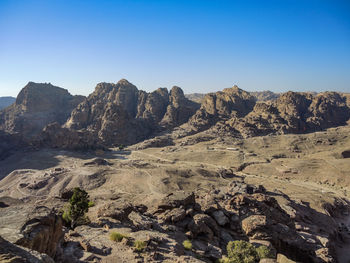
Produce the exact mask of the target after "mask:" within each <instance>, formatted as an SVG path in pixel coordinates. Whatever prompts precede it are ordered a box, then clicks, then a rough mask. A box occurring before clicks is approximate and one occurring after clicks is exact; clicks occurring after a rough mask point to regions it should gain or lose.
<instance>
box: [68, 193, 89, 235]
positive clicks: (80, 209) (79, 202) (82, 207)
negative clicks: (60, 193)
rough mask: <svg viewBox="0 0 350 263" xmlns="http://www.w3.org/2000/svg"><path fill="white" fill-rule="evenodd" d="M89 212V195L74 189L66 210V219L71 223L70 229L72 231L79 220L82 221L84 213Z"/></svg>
mask: <svg viewBox="0 0 350 263" xmlns="http://www.w3.org/2000/svg"><path fill="white" fill-rule="evenodd" d="M88 210H89V194H88V193H87V192H86V191H84V190H82V189H80V188H79V187H76V188H74V189H73V195H72V197H71V198H70V199H69V205H68V208H67V213H66V216H67V214H68V216H67V217H68V219H69V220H70V223H71V228H72V229H73V228H74V227H75V226H76V224H77V222H78V221H79V219H83V217H84V215H85V213H87V211H88Z"/></svg>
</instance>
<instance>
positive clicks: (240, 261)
mask: <svg viewBox="0 0 350 263" xmlns="http://www.w3.org/2000/svg"><path fill="white" fill-rule="evenodd" d="M227 254H228V258H229V261H228V262H230V263H231V262H232V263H255V262H258V260H259V255H258V253H257V252H256V249H255V247H254V246H253V245H252V244H250V243H249V242H246V241H243V240H239V241H231V242H229V243H228V245H227Z"/></svg>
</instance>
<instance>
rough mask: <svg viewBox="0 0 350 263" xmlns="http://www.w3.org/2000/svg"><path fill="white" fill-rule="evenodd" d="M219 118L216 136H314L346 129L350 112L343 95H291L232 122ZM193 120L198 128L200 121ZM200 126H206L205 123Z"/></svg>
mask: <svg viewBox="0 0 350 263" xmlns="http://www.w3.org/2000/svg"><path fill="white" fill-rule="evenodd" d="M195 116H196V115H195ZM219 116H220V117H219V118H216V122H215V123H214V124H215V125H214V124H213V125H212V129H211V130H212V131H213V132H214V133H231V134H236V135H237V136H241V137H252V136H261V135H267V134H272V133H277V134H285V133H306V132H314V131H319V130H323V129H327V128H330V127H336V126H340V125H346V123H347V121H348V120H349V118H350V109H349V107H348V106H347V101H346V98H345V97H344V96H342V95H341V94H340V93H336V92H324V93H319V94H316V95H315V94H313V93H297V92H287V93H283V94H281V95H280V96H279V97H278V98H277V99H276V100H274V101H268V102H257V103H256V104H255V105H253V107H252V108H251V111H249V112H246V111H245V112H242V113H241V114H232V116H231V117H229V118H227V117H228V114H226V115H219ZM206 118H207V117H206ZM210 119H211V120H213V118H210ZM214 119H215V118H214ZM191 120H192V121H194V125H195V126H196V125H197V124H196V122H197V121H196V120H195V119H191ZM198 123H199V124H201V123H203V120H199V121H198Z"/></svg>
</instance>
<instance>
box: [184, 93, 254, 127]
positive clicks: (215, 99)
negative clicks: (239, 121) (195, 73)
mask: <svg viewBox="0 0 350 263" xmlns="http://www.w3.org/2000/svg"><path fill="white" fill-rule="evenodd" d="M254 105H255V99H254V97H253V96H251V95H250V94H249V93H248V92H246V91H244V90H241V89H239V88H238V87H237V86H234V87H232V88H230V89H224V90H223V91H219V92H216V93H209V94H207V95H205V97H204V98H203V102H202V104H201V108H200V109H199V110H198V111H197V112H196V113H195V114H194V115H193V116H192V117H191V119H190V120H189V124H190V125H192V126H193V127H194V129H195V130H196V131H202V130H206V129H208V128H210V127H211V126H213V125H215V124H216V122H218V121H220V120H227V119H230V118H232V117H233V116H237V117H238V118H242V117H244V116H245V115H246V114H248V113H249V112H250V111H251V110H252V109H253V107H254Z"/></svg>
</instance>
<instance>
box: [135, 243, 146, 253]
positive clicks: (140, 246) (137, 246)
mask: <svg viewBox="0 0 350 263" xmlns="http://www.w3.org/2000/svg"><path fill="white" fill-rule="evenodd" d="M134 247H135V250H136V251H137V252H142V251H143V250H144V249H145V248H146V242H145V241H141V240H135V242H134Z"/></svg>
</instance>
